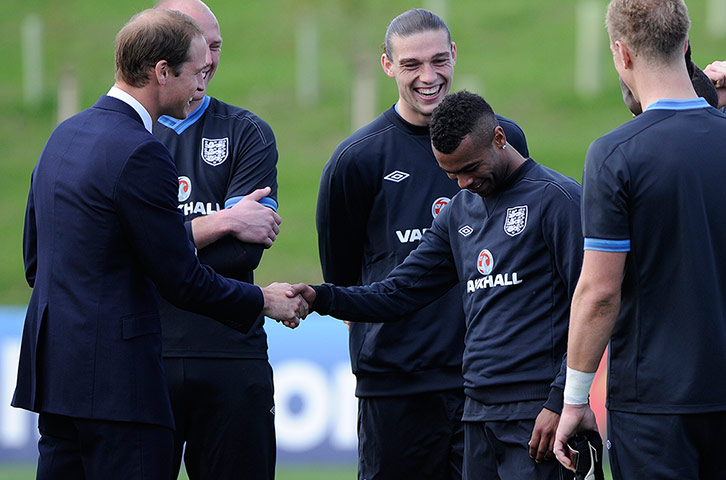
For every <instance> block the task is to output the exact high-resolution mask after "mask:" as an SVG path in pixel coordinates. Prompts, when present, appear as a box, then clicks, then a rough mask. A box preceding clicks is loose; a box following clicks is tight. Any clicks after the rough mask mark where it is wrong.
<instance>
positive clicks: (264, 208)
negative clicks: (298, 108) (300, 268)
mask: <svg viewBox="0 0 726 480" xmlns="http://www.w3.org/2000/svg"><path fill="white" fill-rule="evenodd" d="M156 8H157V9H170V10H176V11H180V12H182V13H184V14H187V15H189V16H190V17H191V18H193V19H194V20H196V21H197V22H198V23H199V25H200V26H201V27H202V30H203V31H204V37H205V38H206V40H207V51H208V52H209V57H210V64H209V67H208V69H207V70H206V71H205V74H206V75H205V77H204V79H203V81H202V82H200V84H199V87H198V88H197V91H196V92H195V94H194V99H193V101H192V105H191V106H192V107H193V108H194V110H193V111H192V112H191V113H190V114H189V116H188V117H187V118H172V117H168V116H166V117H161V118H160V119H159V121H158V122H157V123H156V124H155V125H154V135H156V137H157V138H159V140H161V141H162V142H163V143H164V145H166V147H167V148H168V149H169V151H170V152H171V154H172V157H173V158H174V163H175V164H176V168H177V173H178V176H179V184H180V191H179V198H178V206H179V209H180V210H181V211H182V213H183V214H184V217H185V220H186V222H185V226H186V229H187V233H188V235H189V239H190V240H191V241H192V242H193V243H194V245H195V246H196V247H197V254H198V256H199V259H200V261H201V262H203V263H205V264H207V265H210V266H211V267H212V268H214V269H215V270H216V271H218V272H224V273H225V274H226V275H229V276H231V277H233V278H237V279H239V280H243V281H245V282H250V283H252V282H253V281H254V272H253V270H254V269H255V268H256V267H257V266H258V265H259V263H260V261H261V258H262V254H263V252H264V251H265V248H267V247H269V246H271V245H272V243H273V241H274V240H275V239H276V236H277V233H278V232H279V231H280V230H279V227H278V225H279V223H280V221H281V219H280V217H279V216H278V215H277V213H276V210H277V156H278V155H277V144H276V141H275V135H274V133H273V131H272V128H270V125H269V124H268V123H267V122H265V121H264V120H263V119H262V118H260V117H259V116H257V115H255V114H254V113H252V112H250V111H249V110H247V109H244V108H241V107H237V106H235V105H231V104H229V103H226V102H223V101H221V100H219V99H217V98H215V97H212V96H209V95H207V88H208V86H209V83H210V82H211V81H212V78H213V77H214V75H215V73H216V72H217V67H218V65H219V61H220V56H221V51H222V34H221V32H220V27H219V23H218V22H217V17H216V16H215V15H214V13H213V12H212V11H211V10H210V9H209V7H208V6H207V5H206V4H205V3H204V2H201V1H200V0H161V1H160V2H159V3H158V4H157V5H156ZM209 206H211V208H210V207H209ZM159 311H160V313H161V324H162V340H163V351H162V355H163V357H164V367H165V369H166V377H167V383H168V386H169V395H170V396H171V403H172V409H173V412H174V420H175V422H176V427H177V428H176V433H175V437H174V440H175V442H174V472H175V473H176V472H178V471H179V469H180V467H181V461H182V455H183V457H184V466H185V468H186V471H187V474H188V475H189V478H190V479H191V480H198V479H205V478H210V479H211V478H213V479H215V480H227V479H237V478H240V472H245V476H246V477H245V478H254V479H255V480H271V479H273V478H274V476H275V457H276V447H275V416H274V412H275V409H274V399H273V390H274V387H273V378H272V367H271V366H270V363H269V361H268V357H267V335H266V333H265V329H264V318H263V317H262V315H260V316H259V317H258V319H257V321H256V322H255V325H254V326H253V327H252V329H251V330H250V332H249V333H248V334H246V335H245V334H242V333H240V332H236V331H234V330H231V329H229V328H227V327H225V326H224V325H221V324H214V323H212V322H207V321H204V318H203V317H201V316H200V315H197V314H194V313H192V312H187V311H184V310H181V309H179V308H176V307H174V306H173V305H172V304H171V303H169V302H167V301H165V300H163V299H162V298H160V299H159ZM240 432H244V434H240ZM174 478H176V475H175V477H174Z"/></svg>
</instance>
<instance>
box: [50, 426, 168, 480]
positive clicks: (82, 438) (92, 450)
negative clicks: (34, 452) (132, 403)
mask: <svg viewBox="0 0 726 480" xmlns="http://www.w3.org/2000/svg"><path fill="white" fill-rule="evenodd" d="M38 430H40V440H39V441H38V451H39V453H40V458H39V459H38V475H37V478H38V480H76V479H78V480H96V479H97V480H158V479H161V478H168V477H169V474H170V472H171V464H172V446H173V439H174V432H173V431H172V430H171V429H170V428H167V427H162V426H160V425H151V424H146V423H134V422H114V421H108V420H89V419H83V418H75V417H67V416H64V415H55V414H51V413H41V414H40V416H39V417H38Z"/></svg>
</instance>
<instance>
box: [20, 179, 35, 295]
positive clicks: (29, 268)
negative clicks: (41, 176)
mask: <svg viewBox="0 0 726 480" xmlns="http://www.w3.org/2000/svg"><path fill="white" fill-rule="evenodd" d="M37 242H38V229H37V227H36V225H35V199H34V198H33V182H32V179H31V183H30V192H29V193H28V205H27V207H26V209H25V229H24V230H23V263H24V264H25V280H26V281H27V282H28V285H29V286H30V288H33V287H34V286H35V274H36V272H37V269H38V243H37Z"/></svg>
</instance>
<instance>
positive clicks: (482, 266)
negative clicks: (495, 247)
mask: <svg viewBox="0 0 726 480" xmlns="http://www.w3.org/2000/svg"><path fill="white" fill-rule="evenodd" d="M493 268H494V257H493V256H492V252H490V251H489V250H487V249H486V248H485V249H484V250H482V251H481V252H479V258H477V259H476V269H477V270H479V273H481V274H482V275H489V274H490V273H492V269H493Z"/></svg>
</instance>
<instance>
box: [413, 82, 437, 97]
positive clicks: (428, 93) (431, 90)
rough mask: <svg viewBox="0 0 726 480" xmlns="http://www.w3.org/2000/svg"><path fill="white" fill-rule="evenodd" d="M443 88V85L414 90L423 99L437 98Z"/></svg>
mask: <svg viewBox="0 0 726 480" xmlns="http://www.w3.org/2000/svg"><path fill="white" fill-rule="evenodd" d="M442 88H444V85H443V84H441V85H435V86H433V87H426V88H414V90H415V91H416V93H418V94H419V95H421V96H422V97H435V96H436V95H438V94H439V92H441V89H442Z"/></svg>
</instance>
